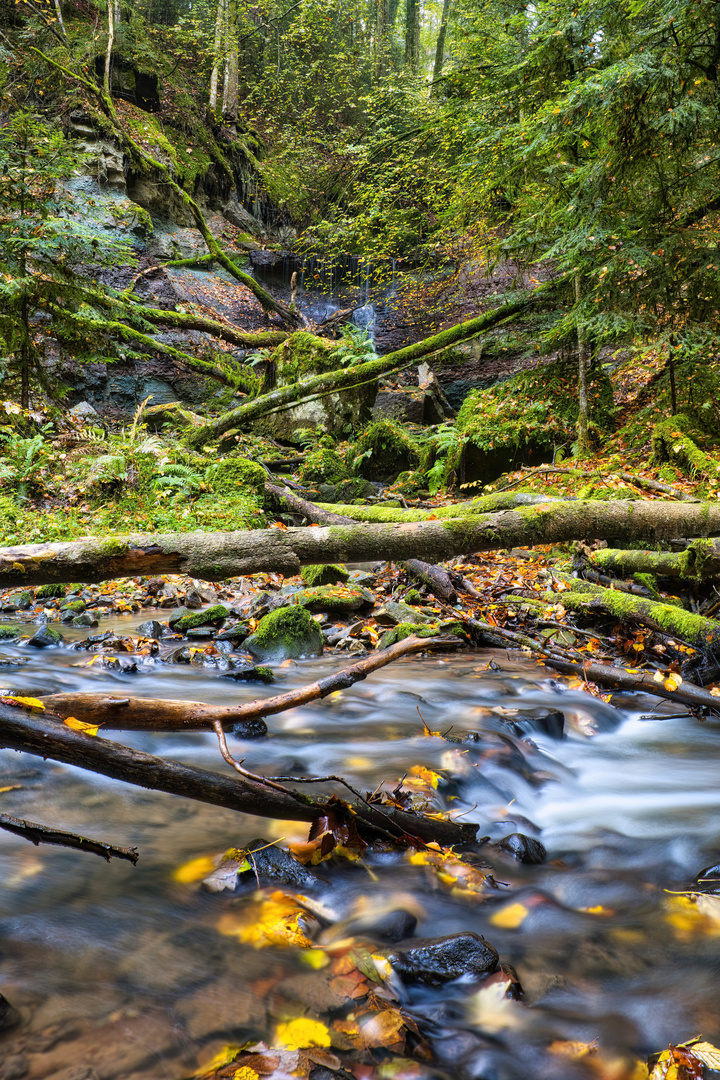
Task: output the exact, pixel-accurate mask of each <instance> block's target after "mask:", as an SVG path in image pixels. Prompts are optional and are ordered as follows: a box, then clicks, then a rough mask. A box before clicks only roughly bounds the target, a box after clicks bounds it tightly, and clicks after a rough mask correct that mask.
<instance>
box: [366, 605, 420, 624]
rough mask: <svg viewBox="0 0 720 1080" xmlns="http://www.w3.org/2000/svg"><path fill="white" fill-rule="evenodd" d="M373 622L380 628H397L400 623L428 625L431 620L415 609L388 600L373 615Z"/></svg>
mask: <svg viewBox="0 0 720 1080" xmlns="http://www.w3.org/2000/svg"><path fill="white" fill-rule="evenodd" d="M375 621H376V622H377V623H378V624H379V625H380V626H399V625H400V623H416V624H418V625H419V624H420V623H429V622H432V621H433V620H432V619H431V618H429V617H428V616H427V615H423V614H422V612H420V611H418V610H417V608H414V607H410V605H409V604H403V603H401V602H399V601H397V600H388V602H387V603H386V604H384V605H383V607H381V608H380V610H379V611H377V612H376V613H375Z"/></svg>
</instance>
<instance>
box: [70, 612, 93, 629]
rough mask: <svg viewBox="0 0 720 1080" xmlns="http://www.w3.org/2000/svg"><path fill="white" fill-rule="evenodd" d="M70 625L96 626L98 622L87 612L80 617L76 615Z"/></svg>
mask: <svg viewBox="0 0 720 1080" xmlns="http://www.w3.org/2000/svg"><path fill="white" fill-rule="evenodd" d="M72 624H73V626H97V625H98V621H97V619H96V618H95V616H94V615H91V614H90V612H89V611H84V612H83V613H82V615H76V616H75V617H74V619H73V621H72Z"/></svg>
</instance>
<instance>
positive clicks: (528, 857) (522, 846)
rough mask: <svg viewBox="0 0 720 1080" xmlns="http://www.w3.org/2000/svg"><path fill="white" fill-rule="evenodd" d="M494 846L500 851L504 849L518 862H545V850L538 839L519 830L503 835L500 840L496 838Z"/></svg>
mask: <svg viewBox="0 0 720 1080" xmlns="http://www.w3.org/2000/svg"><path fill="white" fill-rule="evenodd" d="M495 847H496V848H499V850H500V851H506V852H507V853H508V855H512V857H513V858H514V859H517V861H518V862H521V863H528V864H531V865H532V864H533V863H541V862H545V859H546V857H547V852H546V851H545V848H544V847H543V845H542V844H541V843H540V841H539V840H535V839H534V838H533V837H532V836H525V834H524V833H519V832H516V833H510V834H509V836H503V838H502V840H498V842H497V844H495Z"/></svg>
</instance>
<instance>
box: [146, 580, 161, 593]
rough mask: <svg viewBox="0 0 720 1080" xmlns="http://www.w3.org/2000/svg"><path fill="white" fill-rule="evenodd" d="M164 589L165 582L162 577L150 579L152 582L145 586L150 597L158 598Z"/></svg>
mask: <svg viewBox="0 0 720 1080" xmlns="http://www.w3.org/2000/svg"><path fill="white" fill-rule="evenodd" d="M164 587H165V582H164V581H163V579H162V578H161V577H155V578H150V580H149V581H148V582H147V583H146V585H145V588H146V589H147V592H148V595H149V596H157V594H158V593H159V592H160V590H161V589H162V588H164Z"/></svg>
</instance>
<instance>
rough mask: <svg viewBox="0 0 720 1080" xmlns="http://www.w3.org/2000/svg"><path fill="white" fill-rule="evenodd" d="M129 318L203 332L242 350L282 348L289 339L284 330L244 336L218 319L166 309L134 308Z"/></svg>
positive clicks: (245, 334)
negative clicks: (137, 317)
mask: <svg viewBox="0 0 720 1080" xmlns="http://www.w3.org/2000/svg"><path fill="white" fill-rule="evenodd" d="M128 315H129V316H132V317H135V316H139V317H140V318H142V319H146V320H147V322H149V323H153V324H156V325H158V326H176V327H179V328H180V329H182V330H201V331H202V332H203V333H206V334H211V335H212V337H216V338H220V339H221V340H222V341H228V342H230V344H231V345H237V346H238V347H239V348H241V349H264V348H268V347H271V346H274V345H280V344H282V342H283V341H285V340H286V339H287V337H288V336H289V335H288V334H287V333H286V332H285V331H284V330H264V331H258V332H257V333H243V332H242V331H241V330H238V329H237V328H236V327H235V326H232V325H231V324H230V323H224V322H219V321H218V320H217V319H208V318H207V317H205V316H203V315H196V314H194V313H189V312H185V311H166V310H164V309H162V308H149V307H141V306H140V305H132V307H130V308H129V309H128Z"/></svg>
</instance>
